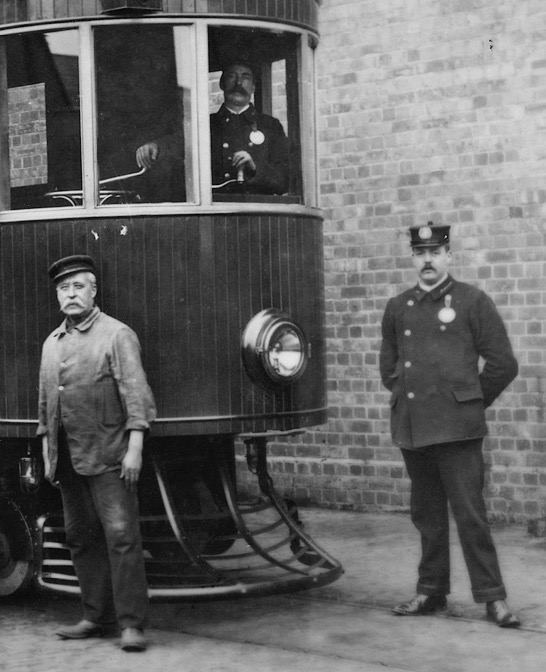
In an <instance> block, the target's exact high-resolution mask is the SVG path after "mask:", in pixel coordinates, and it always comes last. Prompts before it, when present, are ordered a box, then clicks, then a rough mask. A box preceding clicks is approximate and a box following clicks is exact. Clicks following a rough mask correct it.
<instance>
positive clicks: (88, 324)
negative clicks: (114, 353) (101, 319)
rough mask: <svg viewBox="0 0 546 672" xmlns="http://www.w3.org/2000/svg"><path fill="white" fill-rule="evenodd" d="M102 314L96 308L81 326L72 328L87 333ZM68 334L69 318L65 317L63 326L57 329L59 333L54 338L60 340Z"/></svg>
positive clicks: (77, 325)
mask: <svg viewBox="0 0 546 672" xmlns="http://www.w3.org/2000/svg"><path fill="white" fill-rule="evenodd" d="M100 312H101V311H100V308H99V307H98V306H94V307H93V310H92V311H91V312H90V313H89V315H88V316H87V317H86V318H85V320H83V321H82V322H80V323H79V324H74V325H73V326H72V329H77V330H78V331H81V332H83V331H87V330H88V329H90V328H91V326H92V325H93V323H94V322H95V321H96V319H97V318H98V316H99V315H100ZM67 333H68V318H66V317H65V318H64V320H63V321H62V323H61V325H60V326H59V328H58V329H57V331H55V332H54V334H53V336H56V337H59V338H60V337H61V336H64V335H65V334H67Z"/></svg>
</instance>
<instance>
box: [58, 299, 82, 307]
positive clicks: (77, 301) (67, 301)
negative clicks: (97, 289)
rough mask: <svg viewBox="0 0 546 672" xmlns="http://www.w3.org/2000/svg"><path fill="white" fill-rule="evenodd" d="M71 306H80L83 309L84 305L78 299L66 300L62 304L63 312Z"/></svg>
mask: <svg viewBox="0 0 546 672" xmlns="http://www.w3.org/2000/svg"><path fill="white" fill-rule="evenodd" d="M69 305H76V306H79V307H80V308H83V304H82V303H81V301H79V300H78V299H66V300H65V301H63V302H62V304H61V310H64V309H65V308H66V307H67V306H69Z"/></svg>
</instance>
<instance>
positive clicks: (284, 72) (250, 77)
mask: <svg viewBox="0 0 546 672" xmlns="http://www.w3.org/2000/svg"><path fill="white" fill-rule="evenodd" d="M298 49H299V37H298V36H296V35H294V34H284V33H281V32H278V31H275V32H269V31H264V30H256V29H234V28H225V27H221V28H220V27H213V28H210V29H209V70H210V73H209V113H210V120H211V124H210V132H211V173H212V185H213V198H214V200H215V201H229V200H243V201H253V202H261V201H267V202H271V201H282V202H296V203H298V202H301V200H302V174H301V165H302V162H301V138H300V120H299V113H300V102H299V101H300V91H299V82H298V75H297V71H298V60H299V59H298ZM245 78H246V83H245V81H244V80H245ZM241 87H242V88H241ZM238 91H239V95H238V93H237V92H238ZM245 91H246V95H244V93H243V92H245ZM247 106H248V107H247ZM233 112H236V113H238V114H236V115H235V116H232V113H233ZM242 156H243V157H244V158H240V157H242Z"/></svg>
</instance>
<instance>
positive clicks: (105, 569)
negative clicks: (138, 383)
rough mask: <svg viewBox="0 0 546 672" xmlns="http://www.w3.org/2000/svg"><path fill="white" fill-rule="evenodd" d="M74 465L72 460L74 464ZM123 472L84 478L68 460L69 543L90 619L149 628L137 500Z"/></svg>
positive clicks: (62, 477)
mask: <svg viewBox="0 0 546 672" xmlns="http://www.w3.org/2000/svg"><path fill="white" fill-rule="evenodd" d="M68 462H69V460H68ZM119 474H120V472H119V470H116V471H109V472H107V473H105V474H100V475H98V476H80V475H79V474H77V473H76V472H75V471H74V469H73V468H72V465H71V464H70V463H69V464H67V460H66V459H65V460H63V464H62V469H61V470H60V473H59V481H60V486H61V494H62V499H63V508H64V517H65V530H66V541H67V544H68V546H69V547H70V552H71V555H72V562H73V563H74V568H75V570H76V576H77V577H78V581H79V584H80V589H81V599H82V605H83V611H84V618H85V619H87V620H89V621H92V622H93V623H101V624H104V625H110V624H112V623H114V622H115V621H117V623H118V624H119V627H120V628H121V629H123V628H140V629H143V628H144V626H145V624H146V614H147V608H148V591H147V584H146V574H145V569H144V557H143V554H142V541H141V536H140V522H139V521H140V516H139V510H138V500H137V495H136V493H134V492H128V491H127V490H126V488H125V481H124V480H123V479H120V477H119Z"/></svg>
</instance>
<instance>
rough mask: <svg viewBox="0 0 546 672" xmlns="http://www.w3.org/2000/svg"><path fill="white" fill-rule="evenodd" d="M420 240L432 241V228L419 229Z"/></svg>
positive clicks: (423, 227)
mask: <svg viewBox="0 0 546 672" xmlns="http://www.w3.org/2000/svg"><path fill="white" fill-rule="evenodd" d="M419 238H420V239H421V240H430V238H432V229H431V228H430V226H422V227H421V228H420V229H419Z"/></svg>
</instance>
